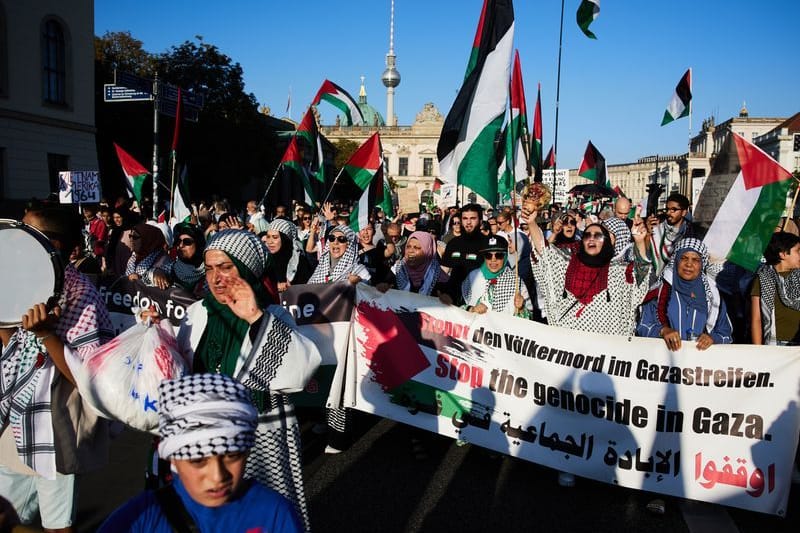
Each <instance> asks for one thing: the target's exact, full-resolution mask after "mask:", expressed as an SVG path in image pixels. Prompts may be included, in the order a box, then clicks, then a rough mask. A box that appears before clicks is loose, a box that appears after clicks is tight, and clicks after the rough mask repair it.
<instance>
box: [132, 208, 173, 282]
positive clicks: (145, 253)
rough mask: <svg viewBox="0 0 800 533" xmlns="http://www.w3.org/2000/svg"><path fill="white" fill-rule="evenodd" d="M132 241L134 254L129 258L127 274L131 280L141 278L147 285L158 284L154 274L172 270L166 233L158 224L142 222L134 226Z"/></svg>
mask: <svg viewBox="0 0 800 533" xmlns="http://www.w3.org/2000/svg"><path fill="white" fill-rule="evenodd" d="M131 242H133V254H131V257H130V259H128V266H127V267H126V268H125V275H126V276H128V279H130V280H136V279H141V280H142V282H143V283H144V284H145V285H149V286H154V285H156V279H155V278H154V277H153V275H154V274H155V273H156V272H157V271H161V272H162V273H166V272H169V270H170V262H171V261H170V258H169V256H168V255H167V253H166V251H165V250H164V248H165V247H166V245H167V241H166V239H164V234H163V233H162V232H161V230H160V229H158V228H157V227H156V226H153V225H151V224H147V223H145V222H142V223H141V224H137V225H136V226H134V227H133V231H132V232H131ZM164 279H166V276H164ZM161 288H162V289H163V288H166V286H163V287H161Z"/></svg>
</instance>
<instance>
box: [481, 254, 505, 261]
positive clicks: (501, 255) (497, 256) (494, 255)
mask: <svg viewBox="0 0 800 533" xmlns="http://www.w3.org/2000/svg"><path fill="white" fill-rule="evenodd" d="M505 256H506V253H505V252H484V253H483V258H484V259H486V260H487V261H488V260H490V259H503V258H504V257H505Z"/></svg>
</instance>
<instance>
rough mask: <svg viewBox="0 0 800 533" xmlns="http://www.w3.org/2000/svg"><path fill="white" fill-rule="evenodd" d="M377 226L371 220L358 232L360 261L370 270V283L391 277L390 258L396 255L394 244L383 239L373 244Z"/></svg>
mask: <svg viewBox="0 0 800 533" xmlns="http://www.w3.org/2000/svg"><path fill="white" fill-rule="evenodd" d="M374 237H375V227H374V226H373V225H372V223H371V222H370V223H369V224H367V225H366V226H364V227H363V228H362V229H361V231H359V232H358V263H359V264H361V265H364V266H365V267H366V268H367V270H369V275H370V283H372V284H373V285H375V284H377V283H383V282H386V281H388V280H389V278H390V277H391V274H390V271H389V263H388V258H389V257H391V256H392V255H394V244H389V245H387V244H386V242H385V241H384V240H383V239H381V240H379V241H378V243H377V244H373V242H372V241H373V239H374Z"/></svg>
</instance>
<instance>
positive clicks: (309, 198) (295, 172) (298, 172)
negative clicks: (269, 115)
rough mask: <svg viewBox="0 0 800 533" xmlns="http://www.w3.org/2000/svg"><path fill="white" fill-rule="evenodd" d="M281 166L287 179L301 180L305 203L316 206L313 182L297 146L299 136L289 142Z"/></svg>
mask: <svg viewBox="0 0 800 533" xmlns="http://www.w3.org/2000/svg"><path fill="white" fill-rule="evenodd" d="M280 165H281V168H283V170H284V173H285V174H284V175H285V176H286V177H287V179H290V180H291V179H292V178H293V177H294V178H300V182H301V183H302V184H303V190H304V191H305V202H306V203H307V204H308V205H314V202H315V201H316V198H315V197H314V191H313V190H312V189H311V180H309V178H308V173H307V172H306V169H305V166H304V165H303V156H302V155H301V154H300V148H299V147H298V146H297V136H295V137H292V140H291V141H289V146H287V147H286V151H285V152H284V153H283V158H282V159H281V163H280Z"/></svg>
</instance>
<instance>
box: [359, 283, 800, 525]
mask: <svg viewBox="0 0 800 533" xmlns="http://www.w3.org/2000/svg"><path fill="white" fill-rule="evenodd" d="M798 374H800V350H798V349H797V348H786V347H769V346H735V345H728V346H711V347H710V348H709V349H708V350H706V351H704V352H698V351H697V350H696V348H695V347H694V346H692V344H691V343H688V342H684V343H683V347H682V349H681V350H679V351H677V352H670V351H669V350H668V349H667V348H666V346H665V344H664V342H663V341H662V340H660V339H644V338H636V337H614V336H608V335H600V334H592V333H585V332H581V333H580V335H576V334H575V332H573V331H569V330H564V329H561V328H557V327H553V326H545V325H542V324H538V323H535V322H530V321H527V320H523V319H519V318H513V317H509V316H507V315H501V314H495V313H491V312H490V313H486V314H484V315H477V314H472V313H467V312H465V311H463V310H461V309H459V308H457V307H453V306H446V305H444V304H441V303H440V302H438V300H436V299H431V298H426V297H422V296H419V295H416V294H411V293H404V292H400V291H389V292H388V293H386V294H382V293H379V292H377V291H375V290H374V289H371V288H369V287H362V286H359V287H358V289H357V294H356V307H355V313H354V319H353V333H352V339H351V344H350V354H349V355H348V374H347V376H346V379H345V397H344V400H345V402H344V405H345V406H348V407H354V408H356V409H359V410H362V411H366V412H369V413H374V414H377V415H379V416H383V417H386V418H390V419H393V420H397V421H399V422H403V423H406V424H410V425H413V426H417V427H420V428H423V429H426V430H429V431H433V432H436V433H439V434H442V435H447V436H450V437H453V438H456V439H458V440H460V441H464V442H469V443H473V444H476V445H479V446H483V447H486V448H489V449H492V450H495V451H498V452H502V453H505V454H508V455H511V456H514V457H519V458H521V459H524V460H528V461H532V462H535V463H539V464H542V465H546V466H549V467H552V468H555V469H558V470H561V471H565V472H571V473H574V474H577V475H579V476H583V477H587V478H591V479H596V480H599V481H603V482H606V483H610V484H615V485H621V486H625V487H631V488H636V489H641V490H648V491H652V492H658V493H663V494H670V495H674V496H680V497H685V498H691V499H696V500H702V501H708V502H715V503H721V504H725V505H731V506H735V507H741V508H744V509H750V510H754V511H760V512H765V513H773V514H777V515H783V514H784V513H785V511H786V502H787V498H788V494H789V485H790V477H791V471H792V465H793V462H794V455H795V451H796V447H797V435H798V428H799V427H800V420H798V409H797V405H798V387H797V381H798V380H797V376H798Z"/></svg>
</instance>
